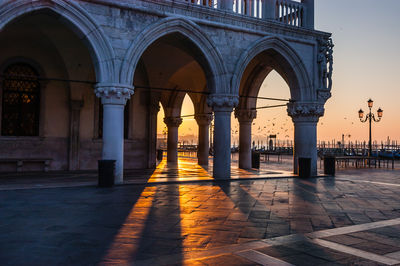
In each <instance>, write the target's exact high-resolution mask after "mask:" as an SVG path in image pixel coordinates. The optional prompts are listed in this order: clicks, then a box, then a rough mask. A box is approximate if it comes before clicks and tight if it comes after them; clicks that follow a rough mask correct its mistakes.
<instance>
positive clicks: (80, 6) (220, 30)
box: [0, 0, 333, 183]
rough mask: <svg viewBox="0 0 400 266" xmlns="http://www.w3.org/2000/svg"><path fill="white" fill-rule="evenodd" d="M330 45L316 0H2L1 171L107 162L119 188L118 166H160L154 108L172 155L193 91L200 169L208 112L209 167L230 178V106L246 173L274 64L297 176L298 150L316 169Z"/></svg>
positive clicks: (328, 80)
mask: <svg viewBox="0 0 400 266" xmlns="http://www.w3.org/2000/svg"><path fill="white" fill-rule="evenodd" d="M332 47H333V44H332V41H331V39H330V34H329V33H325V32H320V31H317V30H315V29H314V0H302V1H301V2H300V1H299V2H297V1H289V0H226V1H221V0H219V1H216V0H190V1H187V0H186V1H185V0H180V1H178V0H175V1H173V0H157V1H156V0H146V1H145V0H120V1H112V0H90V1H89V0H86V1H85V0H68V1H67V0H35V1H28V0H18V1H13V0H0V75H1V76H0V97H1V99H0V104H1V106H0V118H1V123H0V124H1V126H0V127H1V128H0V132H1V134H0V150H1V153H0V169H1V170H3V171H9V170H13V169H15V167H16V168H17V169H19V170H21V171H28V170H35V169H37V168H40V167H42V164H43V161H46V162H45V163H44V164H45V167H48V168H49V170H54V171H56V170H90V169H96V168H97V161H98V160H99V159H113V160H116V161H117V163H116V177H117V180H116V181H117V183H118V182H119V183H121V182H122V181H123V169H124V168H125V169H126V168H128V169H129V168H135V169H141V168H154V167H155V166H156V139H157V113H158V112H159V110H160V104H161V105H162V106H163V109H164V110H165V118H164V122H165V123H166V125H167V127H168V155H167V156H168V161H170V162H173V161H176V159H177V139H178V128H179V125H180V124H181V122H182V118H181V117H180V109H181V105H182V101H183V98H184V96H185V95H186V94H188V95H189V96H190V98H191V100H192V101H193V103H194V109H195V119H196V121H197V123H198V125H199V147H198V149H199V150H198V158H199V164H207V163H208V150H209V126H210V122H211V120H212V119H214V124H215V127H214V134H213V135H214V136H213V137H214V141H213V142H214V168H213V175H214V177H215V178H228V177H229V176H230V145H231V143H230V142H231V141H230V131H231V129H230V117H231V114H232V112H234V113H235V116H236V117H237V118H238V120H239V123H240V143H239V147H240V158H239V161H240V162H239V165H240V167H241V168H245V169H246V168H249V167H251V160H250V159H251V122H252V120H253V119H254V118H255V117H256V111H255V106H256V105H255V104H256V96H257V95H258V91H259V89H260V86H261V84H262V81H263V80H264V79H265V78H266V76H267V75H268V74H269V73H270V71H271V70H276V71H277V72H278V73H279V74H280V75H281V76H282V77H283V78H284V80H285V81H286V82H287V84H288V86H289V88H290V94H291V101H290V102H289V103H288V115H289V116H291V117H292V120H293V123H294V130H295V132H294V136H295V137H294V143H295V147H294V172H296V171H297V161H298V158H299V157H306V158H311V161H312V167H311V168H312V173H313V174H316V166H317V150H316V139H317V136H316V130H317V122H318V119H319V117H321V116H323V114H324V104H325V102H326V100H327V99H328V98H329V97H330V95H331V92H330V90H331V84H332V81H331V74H332V63H333V62H332ZM16 158H20V159H24V160H25V161H24V162H23V165H21V164H22V163H19V164H20V165H19V166H18V165H17V166H15V164H14V161H11V160H8V159H16ZM17 164H18V163H17Z"/></svg>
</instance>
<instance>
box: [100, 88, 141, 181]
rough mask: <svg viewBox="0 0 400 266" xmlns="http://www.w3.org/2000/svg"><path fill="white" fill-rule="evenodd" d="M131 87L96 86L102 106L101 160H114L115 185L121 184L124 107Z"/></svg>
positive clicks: (131, 93) (131, 91)
mask: <svg viewBox="0 0 400 266" xmlns="http://www.w3.org/2000/svg"><path fill="white" fill-rule="evenodd" d="M133 92H134V91H133V87H132V86H129V85H121V84H98V85H96V88H95V93H96V96H97V97H100V98H101V102H102V104H103V152H102V159H103V160H116V163H115V183H116V184H122V183H123V170H124V107H125V104H126V101H127V100H128V99H129V98H130V97H131V96H132V95H133Z"/></svg>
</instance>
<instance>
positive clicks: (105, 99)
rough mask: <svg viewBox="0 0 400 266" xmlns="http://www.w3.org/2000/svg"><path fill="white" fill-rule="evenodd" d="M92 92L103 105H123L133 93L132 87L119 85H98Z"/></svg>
mask: <svg viewBox="0 0 400 266" xmlns="http://www.w3.org/2000/svg"><path fill="white" fill-rule="evenodd" d="M94 92H95V94H96V96H97V97H99V98H101V102H102V103H103V104H116V105H125V104H126V101H127V100H129V99H130V98H131V96H132V95H133V93H134V87H133V86H131V85H124V84H119V83H98V84H96V85H95V89H94Z"/></svg>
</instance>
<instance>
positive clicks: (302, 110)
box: [287, 102, 325, 123]
mask: <svg viewBox="0 0 400 266" xmlns="http://www.w3.org/2000/svg"><path fill="white" fill-rule="evenodd" d="M287 112H288V115H289V116H291V117H292V120H293V122H315V123H316V122H318V119H319V117H321V116H323V115H324V112H325V109H324V105H323V104H322V103H317V102H294V103H288V105H287Z"/></svg>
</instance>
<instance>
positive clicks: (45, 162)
mask: <svg viewBox="0 0 400 266" xmlns="http://www.w3.org/2000/svg"><path fill="white" fill-rule="evenodd" d="M52 160H53V159H49V158H4V159H0V165H1V164H5V163H7V164H10V163H11V164H13V163H15V164H16V168H17V172H22V168H23V166H24V163H42V164H43V171H44V172H48V171H49V167H50V164H51V161H52ZM0 172H2V171H1V166H0Z"/></svg>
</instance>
